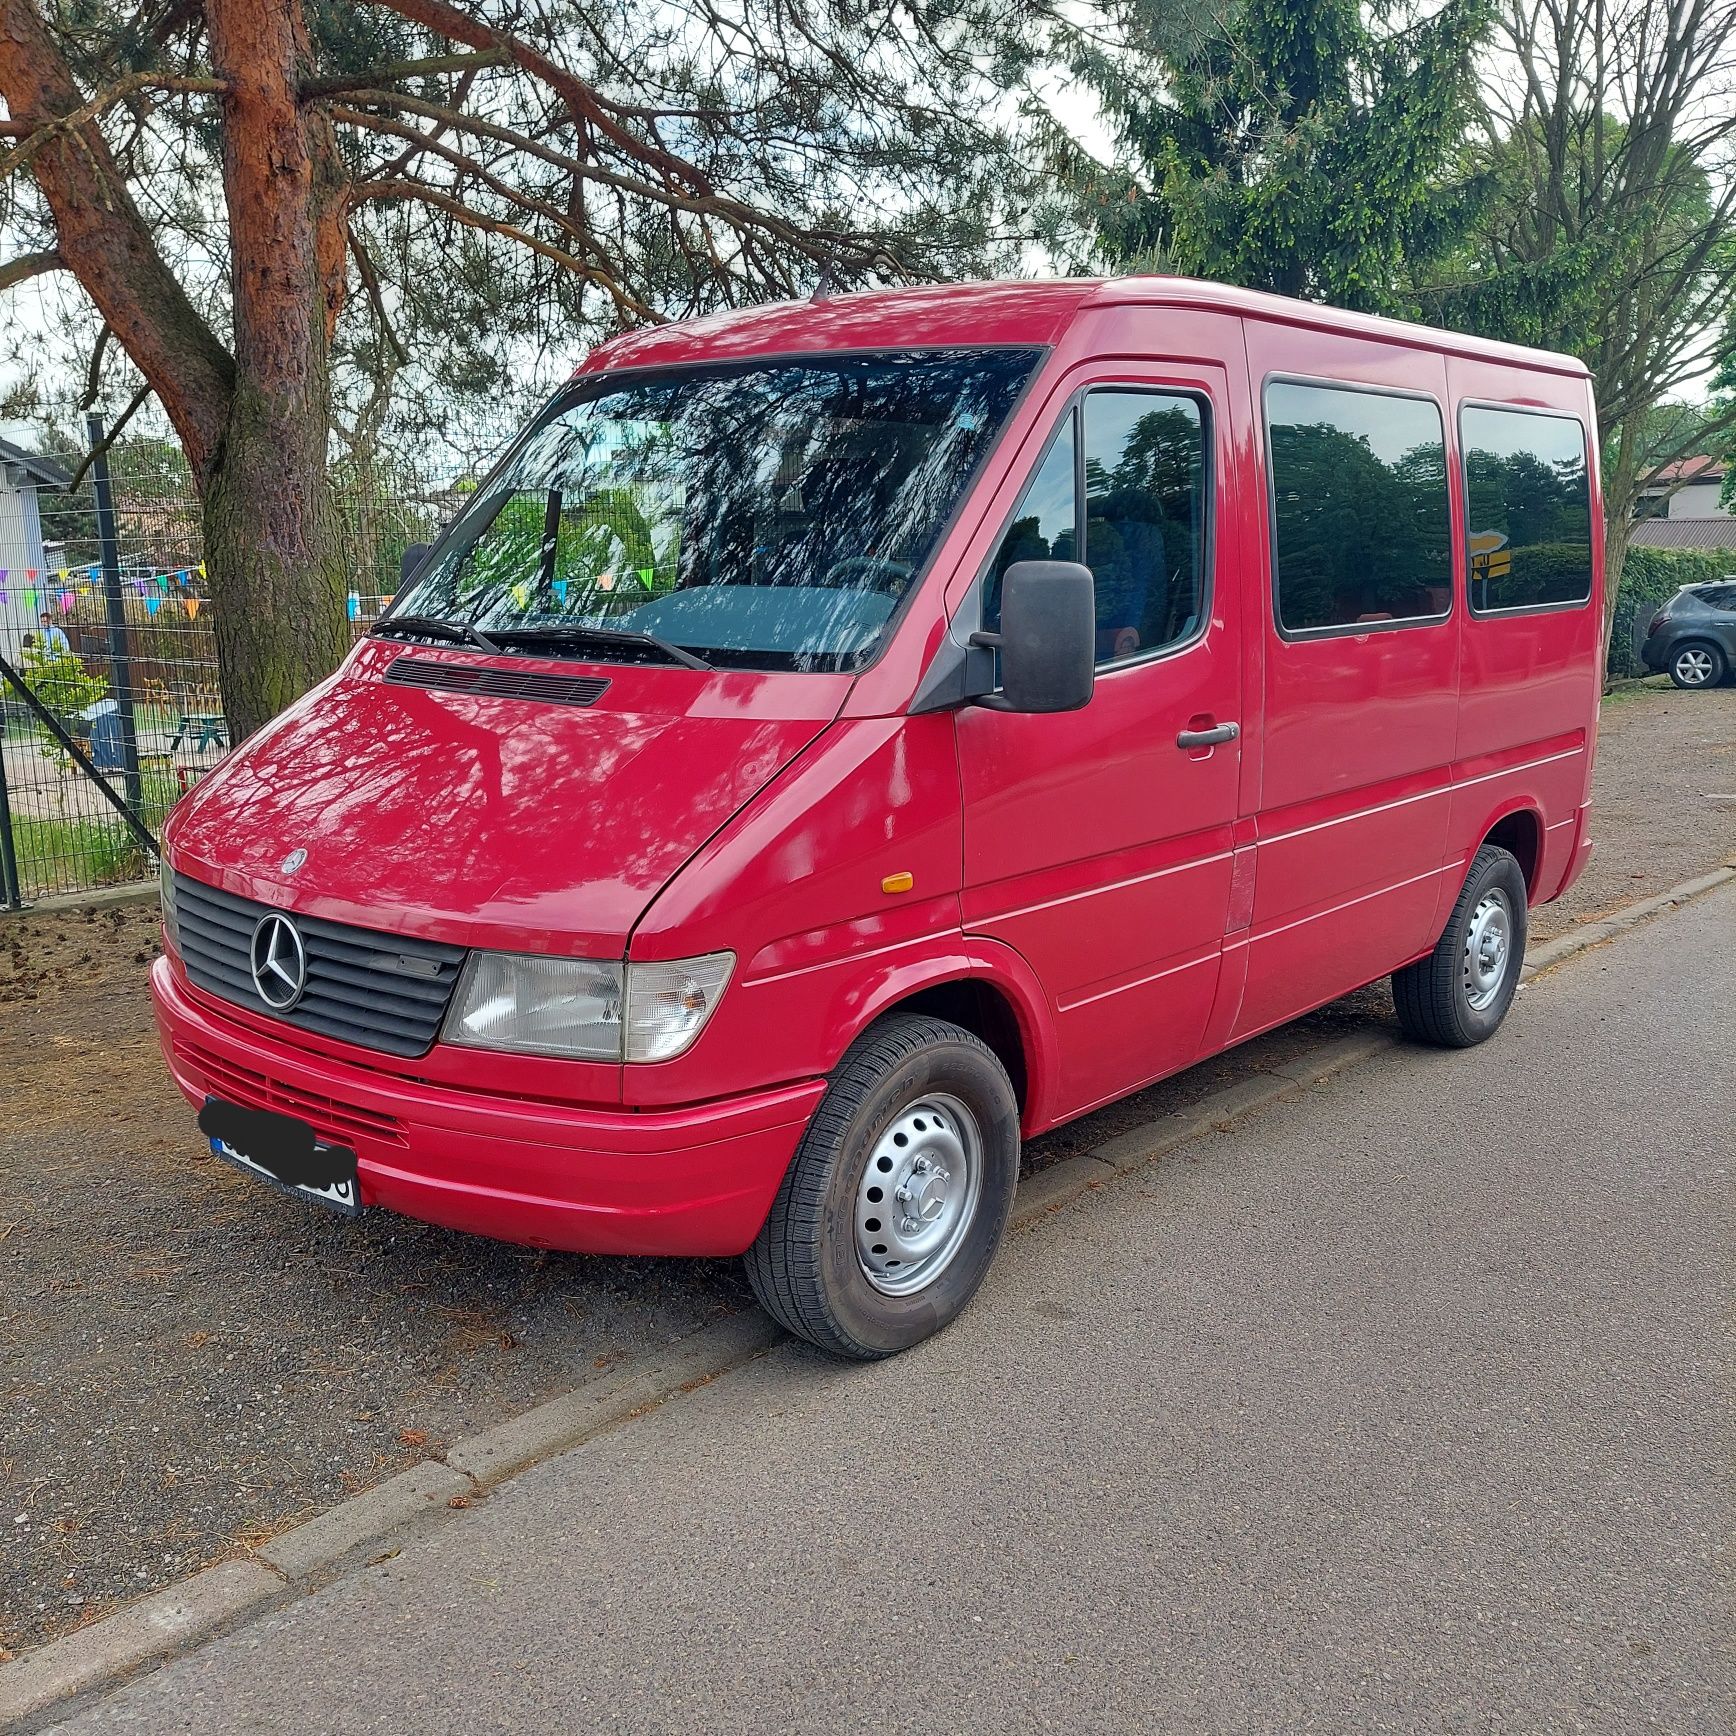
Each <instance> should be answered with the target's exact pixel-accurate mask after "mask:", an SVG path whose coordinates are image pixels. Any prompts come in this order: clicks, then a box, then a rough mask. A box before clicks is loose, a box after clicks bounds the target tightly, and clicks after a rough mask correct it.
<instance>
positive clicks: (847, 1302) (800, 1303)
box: [743, 1013, 1019, 1361]
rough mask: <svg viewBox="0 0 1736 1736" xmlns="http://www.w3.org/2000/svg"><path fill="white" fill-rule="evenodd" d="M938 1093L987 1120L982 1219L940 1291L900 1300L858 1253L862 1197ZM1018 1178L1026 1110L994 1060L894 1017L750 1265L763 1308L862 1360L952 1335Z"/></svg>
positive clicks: (807, 1142)
mask: <svg viewBox="0 0 1736 1736" xmlns="http://www.w3.org/2000/svg"><path fill="white" fill-rule="evenodd" d="M936 1093H940V1094H943V1095H944V1096H946V1097H950V1098H952V1099H955V1100H956V1101H957V1102H958V1103H962V1104H963V1105H964V1106H965V1107H966V1108H967V1109H968V1110H969V1112H970V1115H971V1117H972V1118H973V1119H974V1121H975V1124H976V1131H977V1133H978V1136H979V1141H980V1145H981V1160H980V1161H981V1178H980V1185H979V1188H978V1192H977V1203H976V1210H975V1212H974V1214H973V1215H972V1216H971V1217H970V1218H969V1220H968V1222H967V1223H966V1225H965V1227H964V1228H963V1229H962V1230H961V1231H960V1235H961V1238H962V1239H961V1240H959V1242H958V1243H957V1245H956V1247H955V1249H954V1250H953V1252H952V1253H951V1256H950V1258H948V1259H947V1261H946V1263H945V1264H944V1265H943V1266H941V1267H940V1268H939V1269H938V1270H937V1271H936V1273H935V1276H934V1277H933V1279H932V1280H930V1281H929V1282H928V1283H926V1284H925V1285H924V1286H923V1287H922V1288H921V1289H918V1290H916V1291H914V1292H912V1293H911V1294H907V1295H888V1294H886V1293H884V1292H883V1291H882V1290H880V1289H878V1288H877V1287H876V1286H875V1284H874V1283H873V1282H871V1281H870V1279H869V1277H868V1273H867V1271H866V1269H865V1268H864V1265H863V1259H864V1257H865V1255H862V1254H859V1253H858V1249H857V1241H856V1230H857V1213H858V1191H857V1190H858V1189H859V1188H861V1187H863V1186H864V1185H868V1184H865V1176H866V1171H867V1167H868V1163H869V1161H870V1159H874V1158H875V1154H876V1146H877V1144H878V1143H879V1142H880V1141H881V1139H882V1138H883V1136H886V1135H888V1133H889V1131H892V1132H895V1131H896V1130H894V1129H893V1123H894V1122H895V1121H897V1120H898V1119H899V1117H900V1116H901V1115H904V1114H907V1113H908V1112H910V1111H911V1108H912V1106H913V1105H920V1104H922V1102H923V1100H924V1099H925V1098H926V1097H929V1096H932V1095H934V1094H936ZM882 1155H884V1154H882ZM876 1161H878V1160H877V1159H876ZM1018 1179H1019V1105H1018V1099H1017V1097H1016V1096H1015V1095H1014V1092H1013V1087H1012V1082H1011V1081H1010V1080H1009V1079H1008V1078H1007V1073H1006V1069H1005V1068H1004V1067H1003V1066H1002V1065H1001V1063H1000V1061H999V1060H998V1059H997V1058H996V1056H995V1054H994V1051H993V1050H991V1049H990V1048H989V1047H988V1045H987V1044H986V1043H984V1042H982V1041H980V1040H979V1039H978V1038H976V1037H974V1036H972V1035H971V1033H970V1032H969V1031H966V1030H963V1029H962V1028H961V1027H959V1026H958V1025H953V1024H949V1023H947V1022H946V1021H945V1020H944V1019H932V1018H928V1017H925V1016H922V1015H914V1014H907V1013H896V1014H892V1015H890V1016H889V1017H887V1018H884V1019H882V1020H880V1022H879V1023H878V1024H875V1025H872V1026H870V1027H869V1029H868V1030H867V1031H865V1032H864V1033H863V1034H862V1035H861V1036H860V1037H859V1038H857V1040H856V1041H855V1042H854V1043H853V1044H852V1045H851V1046H850V1048H849V1049H848V1051H846V1053H845V1055H844V1058H843V1060H842V1061H840V1062H839V1063H838V1065H837V1067H836V1068H835V1069H834V1070H833V1073H832V1078H831V1084H830V1086H829V1088H828V1089H827V1092H826V1095H825V1096H824V1097H823V1098H821V1100H820V1106H819V1108H818V1109H816V1110H815V1111H814V1118H813V1120H812V1121H811V1122H810V1123H809V1124H808V1130H807V1132H806V1133H805V1134H804V1135H803V1137H802V1143H801V1145H800V1146H799V1147H798V1148H797V1151H796V1155H795V1157H794V1158H793V1159H792V1160H791V1163H790V1167H789V1169H788V1171H787V1172H786V1173H785V1175H784V1179H783V1185H782V1186H781V1187H779V1189H778V1196H777V1199H776V1200H775V1201H773V1203H772V1209H771V1212H770V1213H769V1214H768V1216H767V1218H766V1221H765V1226H764V1228H762V1229H761V1231H760V1233H759V1236H758V1238H757V1239H756V1240H755V1242H754V1244H753V1246H752V1247H751V1248H749V1249H748V1251H747V1253H746V1254H745V1255H744V1256H743V1260H744V1264H745V1265H746V1267H747V1276H748V1282H749V1283H750V1284H751V1285H752V1286H753V1292H754V1295H755V1296H757V1297H758V1298H759V1302H760V1306H761V1307H762V1308H764V1309H765V1311H766V1312H767V1313H768V1314H770V1315H771V1316H772V1318H773V1319H774V1320H776V1321H778V1322H779V1324H780V1325H783V1326H786V1327H788V1329H789V1330H790V1331H791V1332H794V1333H796V1334H797V1335H798V1336H800V1337H802V1338H805V1339H807V1340H808V1342H809V1343H810V1344H817V1345H818V1346H819V1347H820V1348H821V1349H822V1350H828V1351H830V1352H832V1354H833V1355H835V1356H843V1357H852V1358H855V1359H857V1360H859V1361H872V1360H873V1359H875V1358H877V1357H882V1356H891V1355H894V1354H895V1353H896V1352H898V1351H900V1350H906V1349H908V1348H909V1347H910V1346H911V1345H913V1344H917V1343H920V1342H921V1341H922V1340H923V1339H924V1338H927V1337H929V1336H930V1335H931V1334H932V1333H935V1332H938V1331H939V1330H940V1329H941V1328H942V1327H943V1326H945V1325H947V1324H948V1322H949V1321H951V1320H953V1319H955V1318H956V1317H957V1316H958V1315H959V1314H960V1313H961V1312H963V1310H964V1308H965V1306H966V1304H967V1303H968V1302H969V1301H970V1299H971V1297H972V1296H974V1295H975V1294H976V1291H977V1286H978V1285H979V1284H981V1283H982V1281H983V1277H984V1275H985V1274H986V1273H987V1271H988V1269H989V1264H990V1262H991V1261H992V1260H993V1259H994V1256H995V1250H996V1249H997V1248H998V1247H999V1246H1000V1242H1001V1236H1002V1234H1003V1233H1004V1231H1005V1230H1006V1225H1007V1214H1008V1213H1009V1212H1010V1211H1011V1209H1012V1204H1013V1190H1014V1188H1015V1187H1016V1186H1017V1184H1018ZM864 1197H866V1198H874V1197H876V1196H875V1195H873V1194H872V1193H870V1194H867V1195H866V1196H864ZM868 1209H872V1208H868ZM874 1251H875V1250H872V1249H870V1250H867V1252H868V1254H872V1253H873V1252H874Z"/></svg>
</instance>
